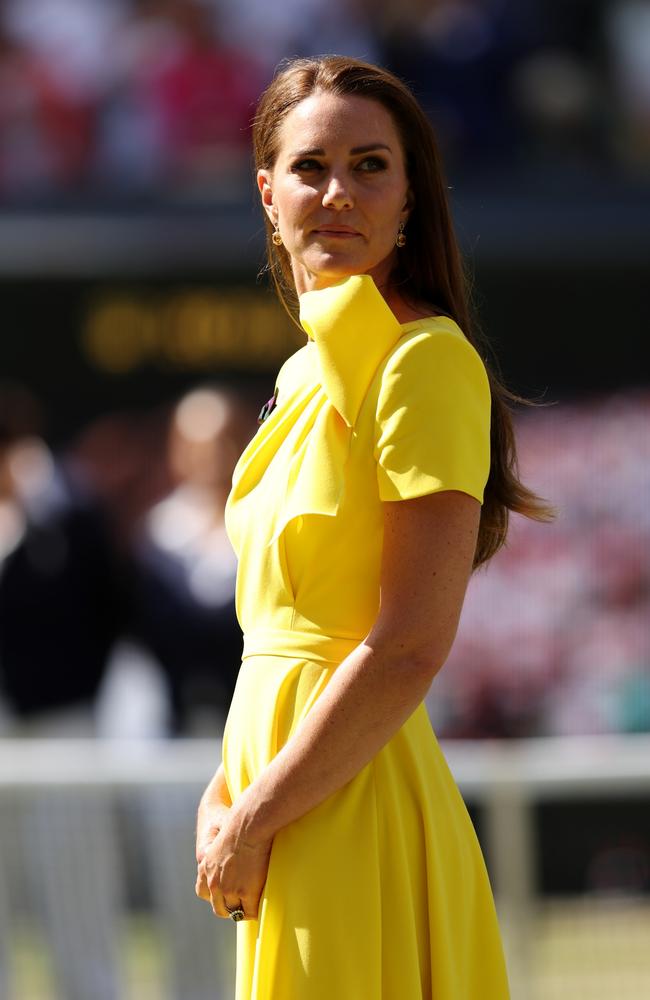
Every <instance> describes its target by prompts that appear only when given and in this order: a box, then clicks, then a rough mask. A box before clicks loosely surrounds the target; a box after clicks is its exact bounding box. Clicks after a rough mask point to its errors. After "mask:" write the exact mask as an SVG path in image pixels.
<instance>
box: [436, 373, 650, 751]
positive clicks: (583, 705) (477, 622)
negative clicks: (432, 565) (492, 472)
mask: <svg viewBox="0 0 650 1000" xmlns="http://www.w3.org/2000/svg"><path fill="white" fill-rule="evenodd" d="M649 426H650V393H649V392H648V391H647V390H645V391H642V392H637V393H628V394H625V393H621V394H614V395H611V396H608V397H596V398H593V399H590V400H584V401H582V402H575V403H573V404H568V403H564V404H562V405H557V406H549V407H542V408H537V409H533V410H532V412H531V411H528V412H526V413H525V414H524V415H523V416H520V419H519V423H518V438H519V448H520V461H521V467H522V473H523V477H524V481H525V482H526V483H528V484H529V485H531V486H532V487H533V488H534V489H535V490H537V491H538V492H539V493H540V494H541V495H542V496H545V497H547V498H549V499H550V501H551V502H552V503H553V505H554V506H555V507H556V509H557V519H556V521H555V522H554V524H552V525H551V526H548V525H540V524H537V523H534V522H532V521H528V520H526V519H524V518H520V517H517V516H514V517H513V519H512V530H511V535H510V539H509V544H508V546H507V547H506V548H505V549H504V550H502V551H501V552H500V553H498V554H497V556H496V557H495V558H494V560H493V561H492V562H491V563H490V564H489V567H488V569H487V570H486V571H485V572H484V571H478V572H477V573H476V574H475V575H474V577H473V578H472V581H471V582H470V587H469V592H468V598H467V601H466V604H465V607H464V610H463V617H462V620H461V628H460V631H459V634H458V638H457V641H456V643H455V645H454V648H453V649H452V652H451V656H450V658H449V660H448V662H447V663H446V665H445V668H444V670H443V671H441V673H440V674H439V676H438V677H437V678H436V680H435V681H434V684H433V687H432V689H431V694H430V697H429V708H430V712H431V715H432V717H433V718H434V719H435V720H436V721H437V723H438V729H439V731H440V732H441V733H442V734H443V735H446V736H450V737H454V736H457V737H484V736H505V737H518V736H545V735H582V734H598V733H612V732H619V733H627V732H642V731H643V732H650V628H648V622H650V560H649V559H648V554H649V553H650V505H649V504H648V498H649V497H650V435H649V434H648V427H649Z"/></svg>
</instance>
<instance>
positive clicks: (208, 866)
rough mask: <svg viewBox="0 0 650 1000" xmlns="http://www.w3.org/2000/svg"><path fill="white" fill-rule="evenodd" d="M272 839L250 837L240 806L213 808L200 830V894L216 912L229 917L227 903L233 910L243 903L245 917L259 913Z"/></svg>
mask: <svg viewBox="0 0 650 1000" xmlns="http://www.w3.org/2000/svg"><path fill="white" fill-rule="evenodd" d="M272 843H273V840H272V839H270V840H264V841H260V842H259V843H251V842H249V841H247V840H246V837H245V836H244V834H243V831H242V824H241V820H240V818H239V816H238V814H237V810H236V809H232V808H229V807H228V806H225V805H220V806H218V807H217V808H216V809H215V810H214V811H212V812H211V815H210V818H209V821H208V822H207V824H206V825H205V827H204V829H203V830H201V829H199V830H198V831H197V842H196V860H197V863H198V873H197V879H196V894H197V896H199V897H200V898H201V899H205V900H207V901H208V902H209V903H210V904H211V906H212V910H213V912H214V914H215V916H218V917H228V916H229V913H228V910H227V908H226V905H227V906H228V907H230V909H231V910H232V909H234V908H235V907H237V906H240V905H241V907H242V909H243V910H244V915H245V919H247V920H253V919H254V918H255V917H257V913H258V907H259V901H260V897H261V895H262V890H263V888H264V883H265V882H266V877H267V874H268V869H269V859H270V856H271V846H272Z"/></svg>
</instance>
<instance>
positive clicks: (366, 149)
mask: <svg viewBox="0 0 650 1000" xmlns="http://www.w3.org/2000/svg"><path fill="white" fill-rule="evenodd" d="M375 149H387V150H388V152H389V153H392V149H391V148H390V146H387V145H386V143H385V142H370V143H368V144H367V145H366V146H355V147H354V149H351V150H350V153H351V154H352V155H353V156H356V155H357V154H358V153H370V152H372V151H373V150H375ZM301 156H302V157H305V156H325V150H324V149H323V148H322V147H320V146H319V147H318V149H301V150H299V151H298V152H297V153H294V154H293V156H292V159H294V158H297V157H301Z"/></svg>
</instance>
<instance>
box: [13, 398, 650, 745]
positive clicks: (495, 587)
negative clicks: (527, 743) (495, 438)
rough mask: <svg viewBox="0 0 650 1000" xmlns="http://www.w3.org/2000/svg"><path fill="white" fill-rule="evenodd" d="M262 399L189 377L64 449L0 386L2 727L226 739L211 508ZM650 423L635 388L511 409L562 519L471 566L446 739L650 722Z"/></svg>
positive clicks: (232, 659) (227, 560)
mask: <svg viewBox="0 0 650 1000" xmlns="http://www.w3.org/2000/svg"><path fill="white" fill-rule="evenodd" d="M258 404H259V400H257V399H255V400H251V399H248V398H247V397H246V396H245V395H243V394H242V393H241V392H235V391H233V389H232V388H230V387H227V386H224V385H218V384H205V385H197V386H196V387H195V388H192V389H191V390H189V391H188V392H186V393H185V394H184V395H183V396H182V397H181V398H180V399H178V400H176V401H174V402H173V403H171V404H169V405H168V406H162V407H160V408H158V409H156V410H154V411H145V412H141V413H137V414H135V413H119V414H112V415H108V416H105V417H103V418H101V419H99V420H97V421H95V422H93V423H92V424H90V425H88V426H87V427H85V428H84V429H83V430H82V431H81V432H80V433H79V434H78V435H77V437H76V438H75V439H74V440H72V441H71V442H70V443H69V444H68V446H67V447H66V449H65V450H64V451H63V452H61V453H60V454H58V453H56V454H55V453H53V451H52V450H51V448H50V447H49V446H48V444H47V442H46V437H45V436H44V433H43V427H44V416H43V414H42V412H41V411H40V408H39V404H38V401H37V400H36V399H35V398H34V396H33V395H32V394H31V393H30V392H29V391H28V390H27V389H25V388H24V387H23V386H21V385H18V384H15V383H5V384H4V385H0V704H3V705H4V725H1V724H0V731H4V732H5V733H8V732H13V733H17V732H18V733H39V734H41V735H45V734H48V735H49V734H53V733H55V732H57V731H60V732H65V733H66V734H68V735H69V734H70V733H71V732H76V733H77V734H81V733H91V732H94V733H98V734H99V735H112V736H147V735H173V734H185V735H196V734H199V733H201V732H213V733H214V732H218V731H219V729H220V727H221V725H222V724H223V720H224V717H225V714H226V712H227V709H228V705H229V701H230V697H231V694H232V690H233V686H234V683H235V678H236V673H237V670H238V667H239V661H240V656H241V633H240V630H239V627H238V625H237V622H236V617H235V610H234V585H235V570H236V565H235V557H234V554H233V552H232V549H231V547H230V544H229V542H228V539H227V536H226V534H225V530H224V524H223V508H224V503H225V499H226V496H227V493H228V490H229V486H230V480H231V475H232V470H233V467H234V464H235V462H236V460H237V457H238V455H239V454H240V452H241V451H242V450H243V448H244V446H245V444H246V443H247V441H248V440H249V439H250V437H251V436H252V435H253V433H254V432H255V430H256V427H257V424H256V418H257V412H258V408H259V406H258ZM649 418H650V394H649V393H648V392H647V391H645V392H641V391H640V392H635V393H627V394H620V395H619V394H615V395H611V396H608V397H598V398H593V399H590V400H583V401H581V402H575V403H571V404H569V403H562V404H558V405H553V406H541V407H535V408H532V409H528V410H526V411H525V412H524V413H523V414H520V415H518V432H519V441H520V460H521V466H522V472H523V475H524V479H525V481H526V482H527V483H529V484H530V485H531V486H532V487H533V488H534V489H536V490H537V491H538V492H540V493H541V494H542V495H543V496H546V497H547V498H549V499H550V500H551V502H552V503H553V504H554V505H555V506H556V508H557V510H558V517H557V520H556V522H555V523H554V524H553V525H552V526H548V525H540V524H537V523H534V522H530V521H527V520H525V519H522V518H517V517H515V518H514V519H513V524H512V531H511V536H510V541H509V544H508V546H507V548H506V549H505V550H503V551H502V552H501V553H499V554H498V555H497V556H496V557H495V558H494V560H493V561H492V562H491V563H490V564H489V567H488V569H487V570H481V571H479V572H477V573H476V574H475V575H474V577H473V578H472V581H471V583H470V588H469V592H468V598H467V601H466V605H465V608H464V611H463V618H462V621H461V627H460V631H459V634H458V637H457V640H456V643H455V645H454V648H453V650H452V653H451V656H450V659H449V661H448V663H447V664H446V666H445V668H444V670H443V671H442V672H441V673H440V674H439V676H438V677H437V678H436V680H435V682H434V684H433V687H432V689H431V693H430V695H429V701H428V704H429V710H430V713H431V716H432V719H433V721H434V724H435V726H436V729H437V731H438V733H439V734H440V735H441V736H445V737H464V738H470V737H472V738H473V737H476V738H482V737H493V736H500V737H519V736H533V735H551V734H555V735H557V734H562V735H568V734H585V733H603V732H634V731H650V630H649V629H648V621H650V561H649V560H648V558H647V555H648V552H649V551H650V505H648V497H649V496H650V437H649V435H648V426H649Z"/></svg>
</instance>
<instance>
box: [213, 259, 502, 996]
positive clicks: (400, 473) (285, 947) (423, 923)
mask: <svg viewBox="0 0 650 1000" xmlns="http://www.w3.org/2000/svg"><path fill="white" fill-rule="evenodd" d="M300 317H301V323H302V325H303V328H304V329H305V330H306V332H307V335H308V342H307V344H306V345H305V346H304V347H303V348H301V349H300V350H298V351H297V352H296V353H295V354H293V355H292V356H291V357H290V358H289V359H288V360H287V361H286V362H285V364H284V365H283V366H282V368H281V370H280V373H279V375H278V380H277V389H278V402H277V406H276V408H275V409H274V410H273V411H272V412H271V414H270V416H268V417H267V419H266V420H265V421H264V422H263V423H262V424H261V426H260V428H259V430H258V432H257V434H256V435H255V437H254V438H253V440H252V441H251V442H250V444H249V445H248V447H247V448H246V450H245V451H244V453H243V454H242V456H241V458H240V460H239V462H238V464H237V467H236V469H235V472H234V475H233V486H232V491H231V494H230V496H229V498H228V503H227V507H226V525H227V529H228V533H229V536H230V538H231V541H232V543H233V546H234V548H235V551H236V552H237V554H238V557H239V574H238V580H237V611H238V616H239V620H240V623H241V626H242V629H243V631H244V654H243V660H242V665H241V669H240V672H239V677H238V681H237V686H236V689H235V694H234V697H233V701H232V705H231V708H230V712H229V715H228V719H227V723H226V728H225V731H224V740H223V761H224V770H225V775H226V780H227V783H228V787H229V790H230V793H231V795H232V797H233V799H235V798H236V797H237V796H238V795H239V794H240V793H241V792H242V791H243V789H244V788H246V787H247V785H248V784H249V783H250V782H252V781H253V780H254V779H255V777H256V776H257V775H258V774H260V772H261V771H262V770H263V769H264V767H265V766H266V765H267V764H268V762H269V761H270V760H271V759H272V758H273V757H274V755H275V754H276V753H277V752H278V751H279V750H280V748H281V747H282V746H283V745H284V743H285V742H286V741H287V740H288V739H290V737H291V734H292V732H293V731H294V730H295V728H296V726H298V725H299V724H300V722H301V720H302V719H304V717H305V715H306V714H307V712H308V711H309V709H310V707H311V706H312V705H313V704H314V702H315V700H316V699H317V698H318V696H319V695H320V694H321V693H322V691H323V690H324V689H325V687H326V685H327V683H328V681H329V680H330V678H331V677H332V675H333V673H334V671H335V670H336V668H337V665H338V664H340V663H341V661H342V660H343V659H344V658H345V657H346V656H347V654H348V653H349V652H350V651H351V650H353V649H354V648H355V646H357V645H358V644H359V643H360V642H361V641H362V640H363V639H364V638H365V636H366V635H367V634H368V632H369V631H370V629H371V627H372V624H373V622H374V620H375V618H376V616H377V612H378V609H379V573H380V557H381V548H382V502H383V501H387V500H388V501H395V500H399V499H401V498H407V497H416V496H421V495H423V494H426V493H433V492H435V491H437V490H450V489H451V490H462V491H464V492H466V493H469V494H471V495H472V496H474V497H477V498H478V499H479V500H482V497H483V488H484V485H485V482H486V479H487V474H488V468H489V412H490V397H489V389H488V384H487V378H486V374H485V369H484V367H483V364H482V362H481V360H480V358H479V356H478V354H477V353H476V351H475V350H474V348H473V347H472V346H471V345H470V344H469V342H468V341H467V340H466V339H465V337H464V336H463V334H462V332H461V331H460V330H459V328H458V327H457V325H456V324H455V323H454V322H453V321H452V320H450V319H447V318H440V317H438V318H433V319H425V320H418V321H416V322H413V323H407V324H402V325H400V324H399V323H398V322H397V320H396V319H395V317H394V315H393V313H392V312H391V311H390V309H389V308H388V306H387V305H386V304H385V302H384V300H383V298H382V296H381V295H380V294H379V292H378V291H377V288H376V286H375V284H374V282H373V281H372V279H371V278H370V277H368V276H365V275H363V276H355V277H351V278H348V279H346V280H345V281H343V282H341V283H339V284H337V285H335V286H333V287H331V288H328V289H324V290H322V291H316V292H308V293H306V294H304V295H302V296H301V299H300ZM508 995H509V994H508V985H507V979H506V972H505V966H504V960H503V953H502V947H501V941H500V937H499V930H498V926H497V921H496V916H495V910H494V904H493V899H492V893H491V890H490V885H489V882H488V878H487V874H486V871H485V866H484V862H483V858H482V855H481V851H480V847H479V845H478V842H477V840H476V837H475V834H474V830H473V827H472V824H471V821H470V819H469V816H468V814H467V811H466V809H465V806H464V804H463V801H462V799H461V796H460V793H459V791H458V789H457V787H456V784H455V782H454V780H453V778H452V776H451V774H450V772H449V770H448V767H447V764H446V762H445V760H444V757H443V755H442V753H441V751H440V748H439V746H438V743H437V741H436V738H435V735H434V733H433V730H432V728H431V724H430V721H429V717H428V715H427V711H426V707H425V705H424V703H421V704H420V705H419V707H418V708H417V709H416V710H415V711H414V713H413V714H412V715H411V716H410V718H409V719H408V720H407V721H406V723H405V724H404V725H403V726H402V727H401V729H400V730H399V731H398V732H397V733H396V734H395V735H394V736H393V737H392V739H391V740H390V741H389V742H388V743H387V744H386V745H385V747H384V748H383V749H382V750H381V751H380V752H379V753H378V754H377V755H376V756H375V757H374V758H373V759H372V760H371V761H370V763H368V764H367V765H366V767H364V768H363V770H361V771H360V772H359V774H357V776H356V777H355V778H353V779H352V781H349V782H348V783H347V784H346V785H344V786H343V787H342V788H341V789H339V790H338V791H337V792H335V793H334V794H332V795H330V796H329V797H328V798H327V799H325V800H324V801H323V802H322V803H321V804H320V805H319V806H317V807H316V808H315V809H313V810H311V811H310V812H309V813H307V814H306V815H305V816H303V817H301V818H300V819H299V820H297V821H296V822H294V823H291V824H289V825H288V826H286V827H284V828H283V829H282V830H280V831H279V832H278V833H277V834H276V836H275V839H274V843H273V848H272V852H271V860H270V866H269V872H268V878H267V882H266V885H265V889H264V892H263V895H262V899H261V901H260V909H259V914H258V919H257V920H251V921H242V922H241V923H239V924H238V925H237V988H236V1000H425V998H426V1000H429V998H433V1000H505V998H507V997H508Z"/></svg>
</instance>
